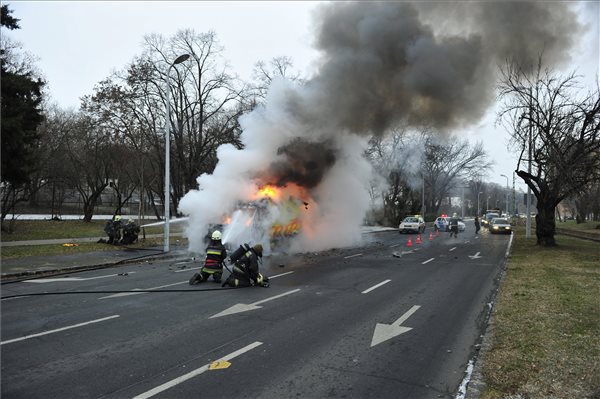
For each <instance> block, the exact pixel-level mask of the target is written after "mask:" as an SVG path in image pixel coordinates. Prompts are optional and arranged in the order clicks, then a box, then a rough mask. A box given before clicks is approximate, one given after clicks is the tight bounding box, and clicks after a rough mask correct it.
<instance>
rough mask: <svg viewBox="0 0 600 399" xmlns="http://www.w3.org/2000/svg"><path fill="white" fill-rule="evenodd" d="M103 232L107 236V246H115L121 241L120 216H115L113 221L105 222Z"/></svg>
mask: <svg viewBox="0 0 600 399" xmlns="http://www.w3.org/2000/svg"><path fill="white" fill-rule="evenodd" d="M104 232H105V233H106V235H108V241H107V243H108V244H114V245H117V244H118V243H119V241H120V240H121V216H119V215H117V216H115V217H114V219H113V220H109V221H107V222H106V225H105V226H104Z"/></svg>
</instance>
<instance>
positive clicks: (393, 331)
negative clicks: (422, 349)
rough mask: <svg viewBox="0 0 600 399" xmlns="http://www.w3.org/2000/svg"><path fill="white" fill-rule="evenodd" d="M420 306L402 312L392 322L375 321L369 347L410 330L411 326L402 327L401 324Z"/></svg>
mask: <svg viewBox="0 0 600 399" xmlns="http://www.w3.org/2000/svg"><path fill="white" fill-rule="evenodd" d="M420 307H421V306H419V305H415V306H413V307H412V308H410V310H409V311H408V312H406V313H404V314H403V315H402V316H401V317H400V318H399V319H398V320H396V321H395V322H393V323H392V324H383V323H377V324H376V325H375V331H374V333H373V339H372V340H371V348H372V347H374V346H375V345H377V344H380V343H382V342H384V341H387V340H388V339H390V338H394V337H395V336H397V335H400V334H404V333H405V332H408V331H410V330H412V327H404V326H402V325H401V324H402V323H404V322H405V321H406V320H407V319H408V318H409V317H410V316H412V315H413V313H415V312H416V311H417V310H419V308H420Z"/></svg>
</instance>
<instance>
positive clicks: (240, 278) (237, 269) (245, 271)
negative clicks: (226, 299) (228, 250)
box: [222, 244, 269, 287]
mask: <svg viewBox="0 0 600 399" xmlns="http://www.w3.org/2000/svg"><path fill="white" fill-rule="evenodd" d="M262 254H263V247H262V245H260V244H256V245H255V246H253V247H250V245H248V244H243V245H240V247H239V248H238V249H236V250H235V252H233V253H232V254H231V257H230V258H229V260H230V261H231V263H233V267H232V273H231V274H230V275H229V277H227V280H225V282H224V283H223V285H222V286H223V287H225V286H229V287H250V286H260V287H268V286H269V278H268V277H265V276H263V275H262V274H260V273H259V272H258V262H259V258H262Z"/></svg>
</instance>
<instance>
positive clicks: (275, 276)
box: [269, 271, 294, 280]
mask: <svg viewBox="0 0 600 399" xmlns="http://www.w3.org/2000/svg"><path fill="white" fill-rule="evenodd" d="M292 273H294V272H293V271H292V272H286V273H281V274H276V275H274V276H270V277H269V280H270V279H272V278H277V277H281V276H285V275H286V274H292Z"/></svg>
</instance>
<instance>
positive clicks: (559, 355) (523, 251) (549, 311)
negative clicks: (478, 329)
mask: <svg viewBox="0 0 600 399" xmlns="http://www.w3.org/2000/svg"><path fill="white" fill-rule="evenodd" d="M522 230H523V229H518V230H517V232H516V236H515V242H514V246H513V252H512V256H511V258H510V260H509V262H508V265H507V273H506V276H505V279H504V281H503V283H502V286H501V289H500V291H499V294H498V300H497V304H496V308H495V311H494V319H493V324H492V334H493V338H492V347H491V350H490V351H489V352H487V353H486V354H485V355H484V360H483V375H484V378H485V382H486V384H487V387H488V389H487V391H486V392H485V393H484V394H483V398H484V399H492V398H494V399H495V398H509V397H521V398H565V399H567V398H568V399H570V398H598V397H600V378H599V373H600V367H599V362H600V285H599V282H600V244H598V243H596V242H590V241H585V240H579V239H574V238H568V237H565V236H557V243H558V247H556V248H542V247H538V246H537V245H535V240H530V241H526V239H525V237H524V234H523V231H522Z"/></svg>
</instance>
